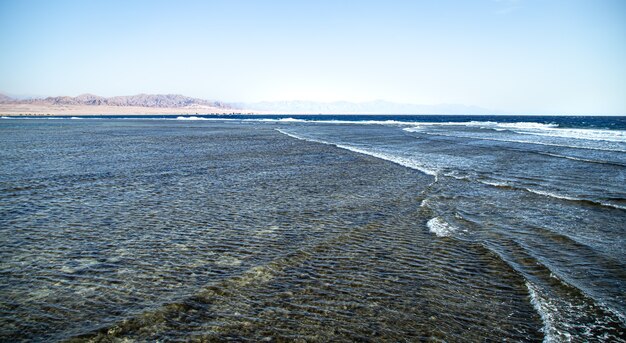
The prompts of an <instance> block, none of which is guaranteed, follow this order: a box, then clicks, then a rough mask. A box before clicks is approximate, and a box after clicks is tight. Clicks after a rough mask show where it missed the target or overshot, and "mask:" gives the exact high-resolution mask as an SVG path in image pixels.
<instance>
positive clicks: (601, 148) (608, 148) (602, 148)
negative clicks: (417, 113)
mask: <svg viewBox="0 0 626 343" xmlns="http://www.w3.org/2000/svg"><path fill="white" fill-rule="evenodd" d="M403 130H404V131H407V132H419V133H424V134H427V135H431V136H441V137H456V138H467V139H477V140H482V141H493V142H506V143H522V144H534V145H543V146H553V147H560V148H572V149H584V150H595V151H613V152H626V149H621V148H616V147H612V146H588V145H587V146H584V145H578V144H563V143H561V144H557V143H551V142H541V141H536V140H523V139H504V138H493V137H477V136H467V135H461V136H457V135H451V134H446V133H441V132H426V131H424V130H423V129H420V128H412V127H407V128H404V129H403ZM572 143H576V142H572Z"/></svg>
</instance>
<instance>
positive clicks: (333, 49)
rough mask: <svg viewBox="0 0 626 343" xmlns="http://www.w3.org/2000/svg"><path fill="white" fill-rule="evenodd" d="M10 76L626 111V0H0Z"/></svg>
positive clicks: (0, 42) (78, 85)
mask: <svg viewBox="0 0 626 343" xmlns="http://www.w3.org/2000/svg"><path fill="white" fill-rule="evenodd" d="M0 51H2V53H0V91H1V92H5V93H8V94H17V95H19V94H26V95H45V96H47V95H78V94H81V93H85V92H89V93H94V94H98V95H103V96H112V95H129V94H137V93H180V94H185V95H190V96H196V97H202V98H208V99H215V100H224V101H259V100H270V101H275V100H314V101H335V100H348V101H367V100H376V99H383V100H389V101H395V102H405V103H416V104H439V103H455V104H465V105H475V106H481V107H485V108H490V109H495V110H500V111H503V112H507V113H563V114H568V113H569V114H571V113H581V114H583V113H586V114H626V1H623V0H615V1H610V0H563V1H558V0H554V1H552V0H499V1H495V0H476V1H469V0H459V1H445V0H443V1H435V0H432V1H418V0H407V1H393V0H388V1H385V0H380V1H365V0H354V1H341V0H330V1H324V0H321V1H320V0H315V1H304V0H303V1H297V0H285V1H261V0H256V1H255V0H250V1H246V0H224V1H183V0H179V1H154V0H151V1H139V0H126V1H116V0H103V1H90V0H76V1H63V0H58V1H50V0H46V1H31V0H15V1H11V0H0Z"/></svg>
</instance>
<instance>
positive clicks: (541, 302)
mask: <svg viewBox="0 0 626 343" xmlns="http://www.w3.org/2000/svg"><path fill="white" fill-rule="evenodd" d="M526 288H527V289H528V294H529V295H530V303H531V304H532V305H533V307H534V308H535V311H537V313H538V314H539V316H540V317H541V321H542V322H543V328H541V331H542V332H543V335H544V338H543V341H544V342H545V343H551V342H560V341H567V342H570V341H571V340H572V337H571V335H570V334H569V333H567V332H559V330H557V329H556V327H555V324H556V321H557V319H556V318H555V317H556V313H558V309H557V307H556V305H555V304H552V303H551V302H549V301H547V300H546V299H544V298H543V297H542V296H541V295H540V294H539V291H538V289H537V288H536V287H535V286H534V285H532V284H531V283H530V282H528V281H526Z"/></svg>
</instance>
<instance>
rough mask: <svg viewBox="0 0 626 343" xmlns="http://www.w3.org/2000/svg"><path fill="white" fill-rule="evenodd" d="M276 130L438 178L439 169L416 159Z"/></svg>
mask: <svg viewBox="0 0 626 343" xmlns="http://www.w3.org/2000/svg"><path fill="white" fill-rule="evenodd" d="M276 131H278V132H280V133H282V134H284V135H287V136H289V137H292V138H295V139H299V140H303V141H308V142H315V143H321V144H328V145H333V146H336V147H338V148H341V149H345V150H349V151H352V152H356V153H359V154H363V155H369V156H372V157H376V158H380V159H382V160H385V161H389V162H393V163H395V164H399V165H401V166H403V167H407V168H411V169H415V170H419V171H420V172H422V173H424V174H428V175H432V176H434V177H435V179H437V171H435V170H431V169H428V168H425V167H424V166H422V165H421V164H419V163H417V162H416V161H414V160H411V159H409V158H405V157H401V156H395V155H390V154H387V153H384V152H380V151H372V150H367V149H363V148H360V147H354V146H350V145H345V144H335V143H330V142H326V141H322V140H318V139H311V138H305V137H300V136H297V135H294V134H292V133H288V132H286V131H283V130H281V129H276Z"/></svg>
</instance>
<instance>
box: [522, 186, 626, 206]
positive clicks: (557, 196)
mask: <svg viewBox="0 0 626 343" xmlns="http://www.w3.org/2000/svg"><path fill="white" fill-rule="evenodd" d="M524 190H526V191H528V192H530V193H534V194H537V195H542V196H546V197H550V198H554V199H560V200H567V201H576V202H582V203H587V204H592V205H596V206H604V207H612V208H616V209H620V210H626V206H620V205H617V204H612V203H608V202H603V201H596V200H589V199H581V198H575V197H570V196H567V195H562V194H557V193H553V192H547V191H542V190H537V189H532V188H524Z"/></svg>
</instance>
